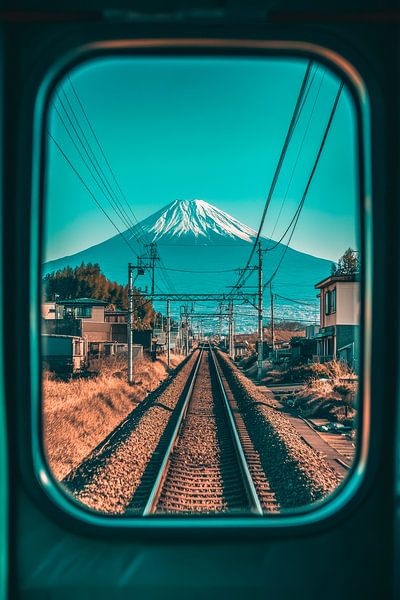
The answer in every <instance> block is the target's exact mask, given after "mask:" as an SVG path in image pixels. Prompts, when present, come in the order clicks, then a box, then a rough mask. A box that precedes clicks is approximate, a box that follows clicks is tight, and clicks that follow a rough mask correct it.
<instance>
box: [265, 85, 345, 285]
mask: <svg viewBox="0 0 400 600" xmlns="http://www.w3.org/2000/svg"><path fill="white" fill-rule="evenodd" d="M343 86H344V83H343V81H342V82H341V83H340V86H339V89H338V91H337V94H336V97H335V101H334V103H333V107H332V110H331V113H330V116H329V119H328V122H327V124H326V127H325V131H324V135H323V137H322V140H321V144H320V147H319V150H318V154H317V156H316V159H315V161H314V165H313V168H312V170H311V173H310V175H309V178H308V181H307V184H306V187H305V190H304V192H303V196H302V198H301V201H300V204H299V209H298V212H297V216H296V220H295V222H294V224H293V229H292V231H291V234H290V237H289V240H288V243H287V245H285V249H284V251H283V253H282V256H281V258H280V260H279V263H278V265H277V267H276V269H275V271H274V272H273V274H272V275H271V276H270V278H269V279H268V281H266V283H265V284H264V289H265V288H266V287H267V286H268V285H269V284H270V283H271V282H272V281H273V280H274V278H275V277H276V275H277V274H278V272H279V269H280V267H281V265H282V262H283V260H284V258H285V256H286V253H287V250H288V248H289V244H290V242H291V240H292V238H293V235H294V232H295V230H296V227H297V223H298V221H299V218H300V214H301V211H302V208H303V206H304V202H305V200H306V197H307V194H308V190H309V189H310V185H311V182H312V180H313V177H314V174H315V171H316V170H317V166H318V163H319V160H320V158H321V154H322V151H323V149H324V147H325V143H326V139H327V137H328V134H329V130H330V128H331V125H332V122H333V118H334V116H335V113H336V109H337V105H338V103H339V99H340V96H341V93H342V90H343Z"/></svg>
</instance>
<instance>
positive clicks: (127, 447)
mask: <svg viewBox="0 0 400 600" xmlns="http://www.w3.org/2000/svg"><path fill="white" fill-rule="evenodd" d="M197 355H198V352H194V353H193V354H192V355H191V356H190V357H189V359H188V361H187V362H186V363H185V364H184V365H182V367H181V368H180V370H179V372H178V373H177V374H176V376H175V377H174V378H172V379H171V381H170V382H168V385H167V386H166V387H165V389H163V391H162V392H161V393H160V394H159V395H158V396H157V397H156V398H155V399H154V400H153V401H152V403H151V404H149V406H148V408H146V410H145V411H144V412H143V414H142V415H141V417H140V419H139V421H138V422H137V423H136V424H135V427H134V429H133V430H132V431H129V433H128V434H126V433H125V434H124V436H122V435H121V436H120V437H121V439H120V440H119V439H118V432H117V433H116V435H115V438H114V439H113V441H112V451H108V449H107V447H105V448H104V450H103V451H102V452H100V455H99V454H98V453H95V454H94V455H93V456H92V457H89V459H88V460H87V461H85V465H84V468H82V465H81V468H80V471H81V473H80V475H79V483H80V484H79V486H76V488H75V489H74V487H73V485H71V484H72V483H73V479H74V476H75V478H76V477H77V475H76V473H75V474H72V476H71V477H69V481H64V483H66V485H67V487H68V488H69V490H70V491H71V490H72V492H73V494H74V496H75V497H76V498H77V499H78V500H80V501H81V502H82V503H84V504H85V505H86V506H88V507H90V508H91V509H93V510H96V511H100V512H105V513H111V514H123V513H124V512H125V511H126V508H127V507H128V505H129V503H130V501H131V499H132V496H133V494H134V493H135V490H136V489H137V487H138V485H139V484H140V481H141V479H142V476H143V473H144V471H145V469H146V467H147V465H148V462H149V460H150V458H151V457H152V455H153V453H154V451H155V449H156V447H157V444H158V442H159V440H160V438H161V436H162V434H163V432H164V430H165V428H166V426H167V424H168V421H169V419H170V417H171V414H172V410H173V409H174V408H175V406H176V404H177V402H178V400H179V398H180V396H181V394H182V392H183V389H184V387H185V384H186V382H187V379H188V377H189V373H190V371H191V369H192V368H193V365H194V363H195V360H196V358H197ZM126 425H128V426H129V422H128V423H127V424H125V427H126ZM101 454H103V455H104V456H101ZM77 471H79V469H78V470H77ZM82 472H83V473H84V474H86V475H87V476H86V478H85V476H84V477H82Z"/></svg>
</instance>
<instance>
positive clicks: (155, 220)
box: [141, 199, 256, 242]
mask: <svg viewBox="0 0 400 600" xmlns="http://www.w3.org/2000/svg"><path fill="white" fill-rule="evenodd" d="M141 226H142V228H143V229H144V230H145V231H146V232H147V233H148V234H150V236H151V237H152V238H153V241H157V240H159V239H160V238H164V237H169V238H171V237H172V238H174V237H176V238H182V237H187V236H191V237H192V236H193V237H195V238H197V239H199V240H201V239H203V241H204V242H206V240H207V239H210V238H211V237H215V235H219V236H223V237H225V238H231V239H235V238H239V239H241V240H243V241H246V242H251V241H252V238H254V236H255V235H256V232H255V231H254V230H253V229H251V228H250V227H247V225H244V224H243V223H241V222H240V221H238V220H237V219H235V218H234V217H232V216H231V215H228V213H226V212H224V211H222V210H220V209H219V208H217V207H216V206H213V205H212V204H209V203H208V202H206V201H205V200H197V199H194V200H174V201H173V202H171V204H169V205H168V206H166V207H164V208H162V209H161V210H159V211H158V212H156V213H154V214H153V215H151V216H150V217H148V218H147V219H145V220H144V221H142V223H141Z"/></svg>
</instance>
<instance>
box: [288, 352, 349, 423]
mask: <svg viewBox="0 0 400 600" xmlns="http://www.w3.org/2000/svg"><path fill="white" fill-rule="evenodd" d="M320 366H324V367H325V368H326V375H327V377H324V378H321V377H316V376H314V377H310V378H309V379H308V381H307V382H306V385H305V387H304V388H303V389H302V390H301V391H299V392H298V393H297V394H294V395H293V396H292V397H291V398H290V401H291V404H292V405H293V406H294V407H296V408H297V409H299V410H301V412H302V414H304V416H307V417H320V418H327V419H330V420H333V421H340V422H342V423H345V424H349V425H351V424H352V421H353V419H354V416H355V413H356V410H355V407H356V402H357V391H358V381H357V376H356V375H355V373H354V372H353V371H352V370H351V369H350V368H349V367H348V366H347V365H346V364H344V363H342V362H340V361H332V362H329V363H326V364H325V365H320Z"/></svg>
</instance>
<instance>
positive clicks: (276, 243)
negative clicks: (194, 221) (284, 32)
mask: <svg viewBox="0 0 400 600" xmlns="http://www.w3.org/2000/svg"><path fill="white" fill-rule="evenodd" d="M325 73H326V71H324V72H323V75H322V77H321V80H320V82H319V86H318V90H317V93H316V95H315V98H314V102H313V105H312V108H311V111H310V115H309V117H308V122H307V126H306V128H305V130H304V133H303V137H302V140H301V144H300V146H299V149H298V152H297V156H296V159H295V162H294V165H293V169H292V173H291V176H290V179H289V181H288V184H287V186H286V190H285V194H284V197H283V200H282V203H281V207H280V210H279V213H278V216H277V218H276V221H275V225H274V228H273V230H272V233H271V236H270V237H271V238H273V237H274V234H275V231H276V227H277V225H278V222H279V219H280V217H281V214H282V211H283V208H284V206H285V203H286V200H287V196H288V193H289V189H290V186H291V185H292V181H293V178H294V174H295V172H296V168H297V165H298V162H299V158H300V155H301V151H302V150H303V146H304V142H305V139H306V137H307V133H308V131H309V129H310V125H311V120H312V117H313V115H314V111H315V106H316V104H317V101H318V98H319V94H320V92H321V87H322V83H323V81H324V78H325ZM314 75H315V73H314ZM308 89H310V88H308ZM293 220H294V217H293V219H292V220H291V221H290V223H289V225H288V227H287V228H286V230H285V231H284V233H283V234H282V235H281V237H280V239H279V240H278V241H276V242H275V243H274V244H272V245H271V246H269V247H268V248H267V251H268V252H269V251H271V250H274V249H275V248H276V247H277V246H279V244H280V243H281V242H282V241H283V240H284V238H285V237H286V235H287V233H288V231H289V230H290V227H291V225H292V223H293Z"/></svg>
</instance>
